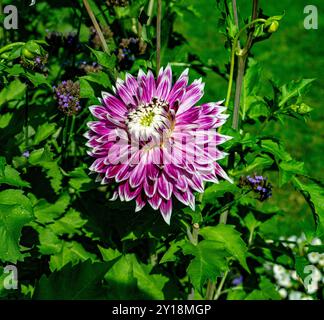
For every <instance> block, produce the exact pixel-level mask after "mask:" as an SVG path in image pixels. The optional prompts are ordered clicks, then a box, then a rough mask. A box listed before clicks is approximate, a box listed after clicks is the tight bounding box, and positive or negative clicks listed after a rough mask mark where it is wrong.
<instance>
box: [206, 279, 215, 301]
mask: <svg viewBox="0 0 324 320" xmlns="http://www.w3.org/2000/svg"><path fill="white" fill-rule="evenodd" d="M215 289H216V282H213V281H211V280H208V283H207V290H206V300H213V297H214V292H215Z"/></svg>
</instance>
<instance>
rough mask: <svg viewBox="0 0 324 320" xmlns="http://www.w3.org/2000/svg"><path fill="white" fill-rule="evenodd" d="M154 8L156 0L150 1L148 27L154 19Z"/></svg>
mask: <svg viewBox="0 0 324 320" xmlns="http://www.w3.org/2000/svg"><path fill="white" fill-rule="evenodd" d="M153 8H154V0H150V2H149V5H148V8H147V15H148V17H149V18H148V20H147V25H148V26H149V25H150V24H151V22H152V18H153Z"/></svg>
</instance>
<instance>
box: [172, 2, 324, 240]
mask: <svg viewBox="0 0 324 320" xmlns="http://www.w3.org/2000/svg"><path fill="white" fill-rule="evenodd" d="M251 3H252V1H251V0H239V1H238V5H239V7H240V8H241V15H242V16H248V15H249V14H250V11H251ZM308 4H310V3H309V2H308V1H303V0H280V1H260V6H261V7H262V8H263V10H264V13H265V14H267V15H278V14H282V13H283V12H285V16H284V18H283V20H282V21H281V23H280V28H279V30H278V31H277V32H276V33H275V34H273V36H272V37H271V38H270V39H268V40H266V41H264V42H260V43H256V44H255V46H254V48H253V52H252V53H253V54H254V56H255V59H256V60H257V61H258V62H259V63H260V65H261V67H262V69H263V73H264V78H271V79H276V80H277V81H279V83H281V84H283V83H285V82H289V81H291V80H294V79H299V78H316V79H317V80H316V82H315V83H314V84H313V86H312V87H311V89H310V91H309V92H308V95H307V100H306V102H307V103H308V104H309V105H310V106H311V107H313V108H314V110H313V112H312V114H311V117H310V119H309V120H308V121H307V123H304V122H302V121H300V120H295V119H287V122H286V124H285V125H284V126H282V125H281V124H279V123H276V124H274V123H273V124H271V125H268V127H267V128H266V132H265V133H268V134H271V135H275V136H277V137H279V138H281V139H283V141H284V143H285V145H286V148H287V150H288V151H289V152H290V153H291V154H292V156H293V157H294V158H296V159H297V160H299V161H304V162H305V167H306V170H307V171H308V172H309V173H310V175H311V176H313V177H316V178H318V179H323V178H324V168H323V165H322V163H323V157H322V154H323V120H324V119H323V117H324V113H323V99H324V86H323V74H324V59H323V58H324V41H323V40H324V37H323V34H324V6H323V1H322V0H312V1H311V4H313V5H316V6H317V8H318V13H319V28H318V30H306V29H304V26H303V22H304V18H305V16H306V15H305V14H304V13H303V12H304V7H305V6H306V5H308ZM189 5H193V6H194V8H195V9H196V10H197V11H198V13H199V17H195V16H193V15H192V14H190V13H185V14H184V16H183V17H179V18H178V21H177V25H176V31H178V32H180V33H183V35H184V36H185V37H186V39H187V40H188V45H189V47H190V49H191V50H192V52H193V53H197V54H198V55H199V56H200V58H201V59H202V60H203V61H205V62H208V61H210V62H212V63H215V64H217V65H218V66H220V67H221V69H224V64H225V63H227V62H228V59H229V56H228V55H229V53H228V51H226V50H225V49H224V37H223V36H222V35H221V34H219V33H218V31H217V21H218V15H219V13H218V10H217V8H216V1H213V0H188V6H189ZM204 80H205V81H206V99H204V100H208V101H215V100H221V99H224V98H225V95H226V89H227V82H226V81H225V80H223V79H222V78H221V77H219V76H218V75H216V74H215V73H212V72H209V73H208V74H207V76H206V77H205V78H204ZM261 81H263V80H262V79H261ZM271 201H274V202H276V203H280V207H281V209H283V210H284V212H285V214H284V215H282V216H280V215H279V216H276V217H275V218H273V219H271V220H270V221H269V223H267V224H265V225H264V226H263V228H262V229H263V232H265V233H266V234H268V235H269V236H272V237H279V236H280V235H285V232H287V230H289V231H288V232H290V234H300V233H301V232H303V231H305V230H307V229H309V228H308V226H310V227H311V225H313V222H312V221H313V219H312V218H311V212H310V210H309V208H308V207H307V205H306V204H305V200H304V199H303V197H302V196H301V195H300V194H299V193H297V192H296V191H294V189H293V188H292V187H286V186H285V187H284V188H281V189H276V190H274V197H273V199H272V200H271ZM288 226H289V227H288ZM287 227H288V228H287ZM290 234H287V236H288V235H290Z"/></svg>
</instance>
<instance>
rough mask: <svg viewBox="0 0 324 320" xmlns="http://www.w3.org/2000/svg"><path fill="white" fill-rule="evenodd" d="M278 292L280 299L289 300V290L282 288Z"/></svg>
mask: <svg viewBox="0 0 324 320" xmlns="http://www.w3.org/2000/svg"><path fill="white" fill-rule="evenodd" d="M278 292H279V294H280V297H281V298H282V299H286V298H287V295H288V293H287V290H286V289H285V288H280V289H279V291H278Z"/></svg>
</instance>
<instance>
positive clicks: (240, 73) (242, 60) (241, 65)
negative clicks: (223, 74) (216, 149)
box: [232, 56, 246, 130]
mask: <svg viewBox="0 0 324 320" xmlns="http://www.w3.org/2000/svg"><path fill="white" fill-rule="evenodd" d="M245 64H246V56H239V57H238V68H237V76H236V87H235V98H234V111H233V120H232V128H233V129H234V130H238V128H239V117H240V101H241V91H242V85H243V77H244V72H245Z"/></svg>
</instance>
